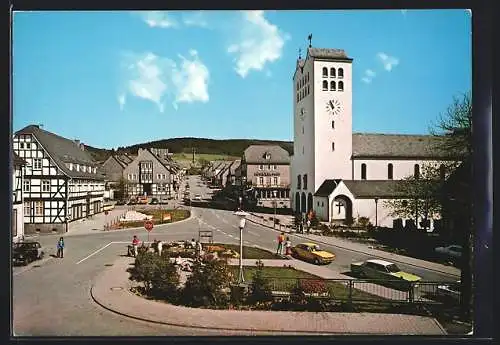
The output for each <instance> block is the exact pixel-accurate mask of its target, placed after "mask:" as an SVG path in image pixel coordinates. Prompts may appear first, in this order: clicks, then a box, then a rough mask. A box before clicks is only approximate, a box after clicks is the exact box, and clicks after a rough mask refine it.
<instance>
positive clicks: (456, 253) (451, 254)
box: [434, 244, 462, 260]
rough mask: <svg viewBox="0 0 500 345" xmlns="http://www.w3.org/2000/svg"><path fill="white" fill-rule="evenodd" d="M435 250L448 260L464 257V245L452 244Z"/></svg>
mask: <svg viewBox="0 0 500 345" xmlns="http://www.w3.org/2000/svg"><path fill="white" fill-rule="evenodd" d="M434 252H435V253H436V254H438V255H439V256H440V257H441V258H443V259H446V260H458V259H460V258H461V257H462V246H459V245H457V244H452V245H449V246H446V247H437V248H435V249H434Z"/></svg>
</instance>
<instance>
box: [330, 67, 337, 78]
mask: <svg viewBox="0 0 500 345" xmlns="http://www.w3.org/2000/svg"><path fill="white" fill-rule="evenodd" d="M335 75H336V73H335V68H333V67H332V68H330V77H331V78H335Z"/></svg>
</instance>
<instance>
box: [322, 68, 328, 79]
mask: <svg viewBox="0 0 500 345" xmlns="http://www.w3.org/2000/svg"><path fill="white" fill-rule="evenodd" d="M323 77H328V68H326V67H323Z"/></svg>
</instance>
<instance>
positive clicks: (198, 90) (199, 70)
mask: <svg viewBox="0 0 500 345" xmlns="http://www.w3.org/2000/svg"><path fill="white" fill-rule="evenodd" d="M189 54H190V55H191V59H189V58H185V57H184V56H182V55H179V57H180V59H181V60H182V61H181V64H180V68H177V66H176V67H174V69H173V70H172V82H173V84H174V86H175V88H176V97H175V102H176V103H181V102H187V103H192V102H196V101H199V102H204V103H205V102H208V100H209V95H208V81H209V79H210V73H209V71H208V68H207V66H205V65H204V64H203V62H201V60H200V59H199V57H198V52H197V51H196V50H194V49H191V50H190V51H189Z"/></svg>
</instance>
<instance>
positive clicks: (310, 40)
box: [307, 34, 313, 48]
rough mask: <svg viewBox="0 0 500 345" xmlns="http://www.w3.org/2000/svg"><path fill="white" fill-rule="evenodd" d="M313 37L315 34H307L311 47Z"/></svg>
mask: <svg viewBox="0 0 500 345" xmlns="http://www.w3.org/2000/svg"><path fill="white" fill-rule="evenodd" d="M312 38H313V34H309V36H307V39H308V40H309V48H311V47H312Z"/></svg>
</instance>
